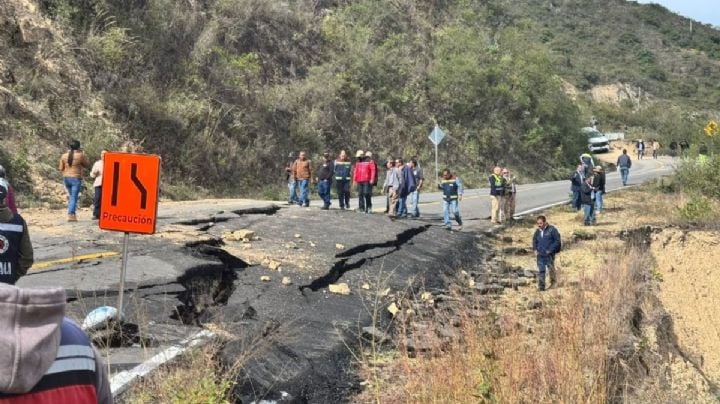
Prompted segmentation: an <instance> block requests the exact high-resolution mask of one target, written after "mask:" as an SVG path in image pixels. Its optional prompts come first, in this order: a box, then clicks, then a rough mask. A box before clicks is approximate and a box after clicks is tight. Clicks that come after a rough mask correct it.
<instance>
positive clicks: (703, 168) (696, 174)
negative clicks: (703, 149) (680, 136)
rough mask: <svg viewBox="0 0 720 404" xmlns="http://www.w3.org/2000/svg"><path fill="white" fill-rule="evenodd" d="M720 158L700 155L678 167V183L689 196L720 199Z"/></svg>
mask: <svg viewBox="0 0 720 404" xmlns="http://www.w3.org/2000/svg"><path fill="white" fill-rule="evenodd" d="M718 178H720V158H718V157H716V156H713V157H707V156H700V157H698V158H697V159H690V160H686V161H684V162H683V163H681V164H680V166H679V167H678V168H677V183H678V185H679V187H680V188H681V189H682V190H683V192H685V193H686V194H687V195H688V196H693V195H697V196H700V195H702V196H706V197H709V198H714V199H720V181H718Z"/></svg>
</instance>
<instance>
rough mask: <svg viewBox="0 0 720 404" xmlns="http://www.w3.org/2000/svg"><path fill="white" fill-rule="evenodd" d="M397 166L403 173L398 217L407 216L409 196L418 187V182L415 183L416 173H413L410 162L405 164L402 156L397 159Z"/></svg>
mask: <svg viewBox="0 0 720 404" xmlns="http://www.w3.org/2000/svg"><path fill="white" fill-rule="evenodd" d="M395 167H396V168H397V169H398V170H400V174H401V175H402V187H401V188H400V199H399V200H398V212H397V215H398V217H407V216H408V208H407V199H408V196H410V194H412V193H413V192H415V189H417V184H416V183H415V175H413V170H412V168H410V166H409V165H408V164H405V162H404V161H403V159H401V158H400V159H397V160H395Z"/></svg>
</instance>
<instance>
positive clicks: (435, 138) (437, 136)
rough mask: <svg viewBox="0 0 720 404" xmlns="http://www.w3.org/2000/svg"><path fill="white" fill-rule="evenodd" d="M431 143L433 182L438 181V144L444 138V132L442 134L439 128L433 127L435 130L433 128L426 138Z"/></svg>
mask: <svg viewBox="0 0 720 404" xmlns="http://www.w3.org/2000/svg"><path fill="white" fill-rule="evenodd" d="M428 138H429V139H430V141H431V142H433V144H434V145H435V181H437V180H438V177H439V173H438V145H439V144H440V142H442V140H443V138H445V132H443V130H442V129H440V127H439V126H437V125H435V128H433V130H432V132H430V136H428Z"/></svg>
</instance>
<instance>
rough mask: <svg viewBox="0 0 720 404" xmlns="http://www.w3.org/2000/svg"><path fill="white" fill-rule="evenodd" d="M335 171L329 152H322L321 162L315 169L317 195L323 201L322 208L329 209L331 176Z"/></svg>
mask: <svg viewBox="0 0 720 404" xmlns="http://www.w3.org/2000/svg"><path fill="white" fill-rule="evenodd" d="M334 172H335V167H334V165H333V161H332V159H331V158H330V153H323V163H322V164H321V165H320V167H319V168H318V169H317V171H316V173H317V174H316V175H317V176H316V177H315V182H317V184H318V196H320V198H321V199H322V201H323V207H322V208H321V209H322V210H328V209H330V204H331V203H332V202H331V201H330V189H332V178H333V173H334Z"/></svg>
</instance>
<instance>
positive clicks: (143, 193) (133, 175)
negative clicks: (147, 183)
mask: <svg viewBox="0 0 720 404" xmlns="http://www.w3.org/2000/svg"><path fill="white" fill-rule="evenodd" d="M137 168H138V167H137V164H136V163H132V165H131V166H130V179H131V180H132V182H133V184H135V186H136V187H137V189H138V191H140V209H145V208H147V189H145V187H144V186H143V184H142V182H140V179H139V178H138V177H137Z"/></svg>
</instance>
